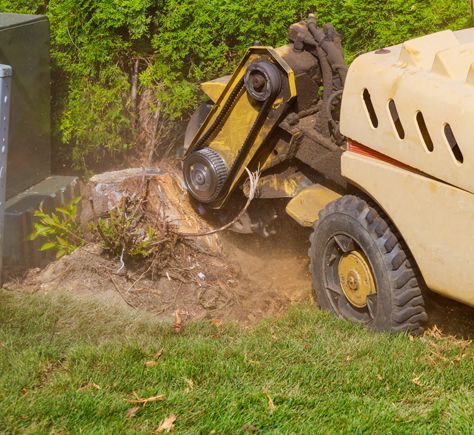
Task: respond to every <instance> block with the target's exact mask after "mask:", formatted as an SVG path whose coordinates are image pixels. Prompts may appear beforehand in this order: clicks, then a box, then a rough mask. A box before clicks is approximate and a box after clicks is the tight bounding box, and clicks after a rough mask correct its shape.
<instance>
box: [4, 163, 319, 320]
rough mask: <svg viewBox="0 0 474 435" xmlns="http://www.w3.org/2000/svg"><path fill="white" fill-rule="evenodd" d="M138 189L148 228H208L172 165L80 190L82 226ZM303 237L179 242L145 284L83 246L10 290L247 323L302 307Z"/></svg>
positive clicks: (101, 179)
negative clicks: (156, 224) (152, 223)
mask: <svg viewBox="0 0 474 435" xmlns="http://www.w3.org/2000/svg"><path fill="white" fill-rule="evenodd" d="M145 181H146V186H147V187H146V190H147V192H146V196H147V198H146V202H147V213H148V219H149V220H153V219H156V220H159V221H166V222H168V223H172V224H173V226H174V231H177V232H179V233H187V234H189V233H192V234H203V233H206V232H209V231H210V230H212V227H211V226H210V225H209V224H208V223H207V222H205V221H204V220H202V219H201V218H200V217H199V216H198V215H197V214H196V212H195V211H194V209H193V207H192V204H191V203H190V202H189V198H188V195H187V194H186V192H185V191H184V189H183V185H182V182H181V178H180V172H179V171H178V170H177V169H176V168H175V167H174V166H172V165H165V166H163V167H161V169H160V170H155V169H154V170H144V169H128V170H124V171H117V172H111V173H104V174H101V175H98V176H95V177H93V178H92V179H91V181H90V182H89V183H88V185H87V186H86V187H85V189H84V193H83V210H82V214H81V220H82V222H83V223H84V224H87V223H88V222H90V221H93V220H95V219H97V217H100V216H103V215H104V214H106V213H107V212H108V211H110V210H112V209H114V207H117V205H118V204H120V202H121V201H122V200H123V198H125V197H132V196H137V195H140V192H141V191H142V190H143V189H144V187H143V186H144V185H145ZM307 240H308V237H307V232H306V231H305V230H303V229H300V228H299V227H297V226H296V224H293V225H291V224H289V226H288V230H286V231H284V232H283V233H282V234H281V235H280V236H278V237H275V238H271V239H268V240H264V239H261V238H260V237H258V236H249V235H237V234H232V233H227V232H226V233H224V232H220V233H218V234H213V235H209V236H204V237H190V238H189V239H187V240H186V241H184V240H182V241H181V243H178V244H177V245H176V246H175V247H174V248H173V249H174V252H173V254H172V256H173V261H170V262H167V265H166V267H165V268H163V270H161V271H160V273H159V274H158V275H157V276H155V277H154V279H151V277H150V276H149V274H146V273H145V271H143V272H142V271H141V270H140V269H138V270H137V269H136V268H135V269H133V268H127V267H125V268H124V267H123V262H122V261H120V259H119V258H117V257H116V256H115V257H114V256H110V255H109V256H107V255H106V252H105V250H104V248H103V246H100V245H99V244H97V243H95V244H92V243H91V244H89V245H87V246H85V247H83V248H80V249H78V250H76V251H75V252H74V253H73V254H71V255H69V256H66V257H63V258H61V259H60V260H58V261H56V262H54V263H51V264H50V265H49V266H48V267H46V268H45V269H44V270H39V269H35V270H32V271H30V272H29V273H28V274H27V276H26V278H25V279H24V280H23V281H22V282H21V283H17V284H16V285H12V284H10V287H14V288H17V289H20V288H21V289H22V290H27V291H31V292H36V291H40V292H43V293H50V292H56V291H66V292H71V293H73V294H75V295H78V296H80V297H86V298H95V299H99V300H102V301H105V302H107V303H113V304H122V305H128V306H130V307H132V308H134V309H143V310H146V311H149V312H152V313H153V314H155V315H157V316H158V317H159V318H162V319H163V320H170V319H172V318H174V316H175V313H176V312H177V311H178V312H179V313H181V316H185V317H187V318H188V319H202V318H209V319H219V320H231V321H238V322H242V323H253V322H255V321H258V320H259V319H261V318H262V317H265V316H267V315H273V314H277V313H280V312H282V311H284V310H285V309H286V308H287V307H288V306H289V305H290V304H292V303H300V302H302V301H306V300H310V297H311V296H310V288H311V285H310V279H309V274H308V268H307V265H308V260H307V258H306V251H307Z"/></svg>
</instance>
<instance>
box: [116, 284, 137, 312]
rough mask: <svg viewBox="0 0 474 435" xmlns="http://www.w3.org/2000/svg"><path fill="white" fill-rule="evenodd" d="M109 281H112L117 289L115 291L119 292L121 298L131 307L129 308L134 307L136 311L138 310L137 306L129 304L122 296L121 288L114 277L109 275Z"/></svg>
mask: <svg viewBox="0 0 474 435" xmlns="http://www.w3.org/2000/svg"><path fill="white" fill-rule="evenodd" d="M109 279H110V281H111V282H112V284H113V285H114V287H115V290H117V293H118V294H119V295H120V297H121V298H122V299H123V301H124V302H125V303H126V304H127V305H128V306H129V307H132V308H133V309H134V310H136V309H137V307H136V306H135V305H133V304H132V303H131V302H129V301H128V300H127V299H126V298H125V297H124V295H123V294H122V292H121V291H120V288H119V286H118V284H117V283H116V282H115V280H114V278H113V277H112V275H109Z"/></svg>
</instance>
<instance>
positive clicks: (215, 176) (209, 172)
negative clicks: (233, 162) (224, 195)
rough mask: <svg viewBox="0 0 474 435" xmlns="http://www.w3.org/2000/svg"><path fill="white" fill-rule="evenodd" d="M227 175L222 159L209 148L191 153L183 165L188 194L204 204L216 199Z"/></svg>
mask: <svg viewBox="0 0 474 435" xmlns="http://www.w3.org/2000/svg"><path fill="white" fill-rule="evenodd" d="M227 174H228V170H227V165H226V163H225V161H224V159H223V158H222V156H221V155H220V154H219V153H218V152H217V151H215V150H213V149H211V148H204V149H202V150H199V151H194V152H192V153H191V154H190V155H189V156H188V157H186V159H185V160H184V163H183V175H184V181H185V183H186V187H187V189H188V192H189V193H190V194H191V196H193V197H194V198H195V199H196V200H198V201H199V202H202V203H205V204H208V203H211V202H213V201H215V200H216V199H217V198H218V196H219V194H220V193H221V190H222V187H223V186H224V183H225V181H226V179H227Z"/></svg>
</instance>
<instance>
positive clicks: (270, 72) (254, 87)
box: [183, 61, 282, 204]
mask: <svg viewBox="0 0 474 435" xmlns="http://www.w3.org/2000/svg"><path fill="white" fill-rule="evenodd" d="M244 87H245V89H246V91H247V93H248V94H249V95H250V97H251V98H252V99H253V100H255V101H256V102H258V103H262V106H261V109H260V110H259V113H258V115H257V118H256V119H255V121H254V123H253V125H252V127H251V128H250V130H249V133H248V135H247V137H246V139H245V141H244V143H243V144H242V147H241V148H240V150H239V152H238V153H237V156H236V157H235V159H234V161H233V163H232V165H231V167H230V168H228V166H227V164H226V162H225V160H224V158H223V157H222V156H221V155H220V154H219V153H218V152H217V151H216V150H214V149H211V148H208V147H207V144H208V143H209V141H210V139H211V138H212V137H213V135H214V134H215V133H217V132H218V131H219V127H220V126H221V125H222V123H223V122H224V121H225V120H226V119H227V115H228V114H229V113H230V112H231V110H232V108H233V106H234V103H235V102H236V101H237V98H238V97H239V95H240V93H241V90H242V89H243V88H244ZM281 87H282V80H281V74H280V71H279V70H278V68H277V67H276V66H275V65H274V64H273V63H271V62H269V61H257V62H254V63H252V64H250V65H249V66H248V68H247V70H246V72H245V75H244V77H243V78H242V79H240V80H239V82H238V83H237V84H236V85H235V87H234V89H233V90H232V92H231V94H230V96H229V98H228V99H227V101H226V103H225V104H224V106H223V107H222V110H221V111H220V113H219V114H218V115H217V117H216V118H215V120H214V122H213V123H212V125H211V126H210V127H209V128H208V129H207V130H206V132H205V133H204V134H203V135H202V136H201V137H200V138H199V139H198V141H197V142H196V144H195V145H194V146H193V151H192V152H191V153H190V154H189V155H188V156H187V157H186V159H185V160H184V163H183V173H184V180H185V183H186V187H187V189H188V191H189V193H190V194H191V195H192V196H193V197H194V198H195V199H197V200H198V201H200V202H202V203H206V204H208V203H212V202H214V201H216V200H217V199H218V198H219V196H220V194H221V193H222V192H224V191H226V189H228V188H229V187H230V184H231V183H232V181H233V180H234V177H235V176H236V175H237V172H238V171H239V168H240V167H241V165H242V163H243V162H244V160H245V158H246V156H247V155H248V152H249V151H250V149H251V147H252V145H253V143H254V142H255V139H256V137H257V135H258V132H259V131H260V128H261V127H262V125H263V123H264V121H265V119H266V118H267V115H268V113H269V111H270V109H271V106H272V103H273V102H274V101H275V98H276V97H277V95H278V94H279V93H280V91H281Z"/></svg>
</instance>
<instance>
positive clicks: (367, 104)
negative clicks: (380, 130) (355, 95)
mask: <svg viewBox="0 0 474 435" xmlns="http://www.w3.org/2000/svg"><path fill="white" fill-rule="evenodd" d="M362 96H363V98H364V103H365V107H366V109H367V112H368V114H369V117H370V122H371V123H372V126H373V127H374V128H377V127H378V126H379V119H378V118H377V113H375V108H374V105H373V103H372V97H371V96H370V92H369V91H368V90H367V89H364V93H363V94H362Z"/></svg>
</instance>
